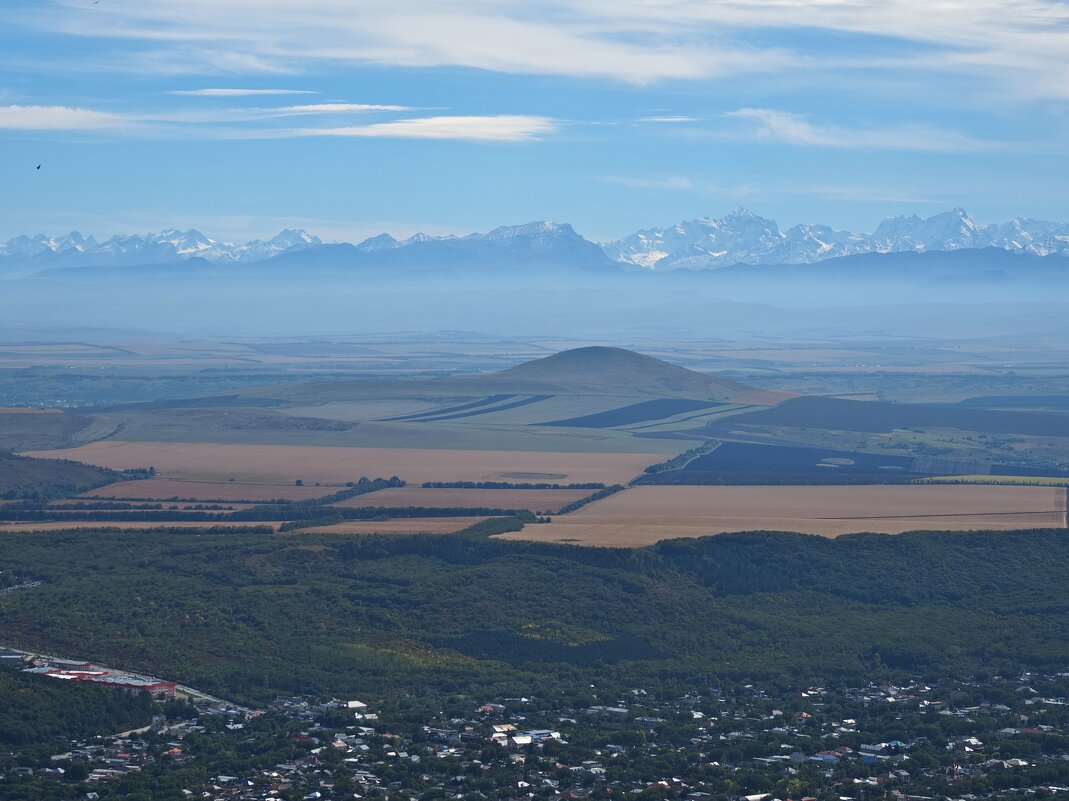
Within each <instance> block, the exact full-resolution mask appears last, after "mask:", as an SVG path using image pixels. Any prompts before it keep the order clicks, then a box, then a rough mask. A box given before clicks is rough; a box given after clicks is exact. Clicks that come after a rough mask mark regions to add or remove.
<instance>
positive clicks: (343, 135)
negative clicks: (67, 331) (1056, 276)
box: [0, 0, 1069, 240]
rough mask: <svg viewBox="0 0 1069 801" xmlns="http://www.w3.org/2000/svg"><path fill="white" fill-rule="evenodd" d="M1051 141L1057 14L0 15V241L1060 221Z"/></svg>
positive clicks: (367, 6) (230, 3)
mask: <svg viewBox="0 0 1069 801" xmlns="http://www.w3.org/2000/svg"><path fill="white" fill-rule="evenodd" d="M1067 134H1069V4H1067V3H1066V2H1064V1H1063V0H1000V1H998V2H996V1H995V0H942V2H940V3H938V4H936V3H931V2H921V1H920V0H822V1H821V2H800V1H799V0H735V1H734V2H727V1H720V0H571V2H567V3H563V2H547V1H546V0H451V1H450V2H448V3H443V2H438V3H431V2H426V0H424V1H423V2H414V0H374V1H372V0H317V1H316V2H307V0H305V1H304V2H302V1H301V0H181V1H179V0H97V2H94V0H70V1H69V2H67V1H63V2H57V1H56V0H5V2H4V3H3V4H2V7H0V174H2V175H3V176H4V181H3V191H2V192H0V238H5V239H6V238H7V237H10V236H14V235H17V234H21V233H37V232H45V233H50V234H58V233H63V232H66V231H68V230H71V229H78V230H80V231H82V232H83V233H91V234H94V235H96V236H98V237H100V236H108V235H111V234H114V233H119V232H147V231H156V230H160V229H162V228H167V227H181V228H186V227H196V228H199V229H200V230H202V231H204V232H205V233H207V234H209V235H210V236H215V237H219V238H228V239H247V238H253V237H264V236H270V235H272V234H274V233H275V232H277V231H278V230H279V229H281V228H283V227H305V228H307V229H308V230H310V231H312V232H313V233H317V234H319V235H320V236H322V237H324V238H325V239H345V240H357V239H361V238H363V237H365V236H369V235H372V234H374V233H378V232H380V231H383V230H385V231H389V232H391V233H394V234H395V235H399V236H403V235H409V234H411V233H414V232H416V231H418V230H424V231H427V232H429V233H466V232H469V231H476V230H486V229H488V228H491V227H494V226H496V225H499V224H506V223H519V222H525V221H528V220H533V219H553V220H558V221H562V222H571V223H572V224H573V225H575V227H576V229H577V230H579V231H580V232H581V233H583V234H585V235H586V236H588V237H590V238H592V239H596V240H607V239H610V238H615V237H619V236H622V235H625V234H627V233H630V232H632V231H634V230H635V229H638V228H642V227H649V226H654V225H664V224H669V223H672V222H676V221H678V220H682V219H690V218H693V217H698V216H707V215H709V216H716V215H719V214H723V213H725V212H727V211H729V210H730V209H732V208H734V207H736V206H740V205H741V206H746V207H747V208H750V209H751V210H753V211H755V212H758V213H760V214H763V215H765V216H768V217H772V218H774V219H777V220H778V221H779V222H780V224H781V225H783V226H784V227H786V226H787V225H791V224H794V223H799V222H824V223H828V224H832V225H835V226H837V227H841V228H849V229H853V230H860V231H870V230H872V229H873V228H874V227H875V225H876V224H877V223H878V221H879V220H880V219H881V218H883V217H885V216H890V215H894V214H903V213H917V214H921V215H922V216H924V215H929V214H933V213H936V212H938V211H942V210H944V209H948V208H952V207H955V206H964V207H965V208H967V209H968V210H969V211H970V213H971V214H972V215H973V216H974V217H975V218H976V219H977V220H978V221H981V222H990V221H997V220H1002V219H1007V218H1009V217H1012V216H1015V215H1022V216H1029V217H1035V218H1040V219H1055V220H1069V192H1066V190H1065V187H1066V186H1069V158H1067V156H1069V135H1067ZM37 164H42V169H41V170H40V171H38V170H36V166H37Z"/></svg>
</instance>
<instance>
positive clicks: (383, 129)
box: [282, 114, 560, 142]
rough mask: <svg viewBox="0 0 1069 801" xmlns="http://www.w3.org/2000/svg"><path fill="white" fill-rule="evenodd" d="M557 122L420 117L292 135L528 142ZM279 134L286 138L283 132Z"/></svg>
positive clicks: (504, 117)
mask: <svg viewBox="0 0 1069 801" xmlns="http://www.w3.org/2000/svg"><path fill="white" fill-rule="evenodd" d="M559 128H560V123H559V122H558V121H557V120H554V119H551V118H549V117H536V116H527V115H520V114H498V115H491V116H468V117H461V116H454V117H421V118H417V119H407V120H394V121H392V122H380V123H374V124H372V125H357V126H347V127H341V128H305V129H302V130H300V131H293V132H290V133H291V134H292V135H296V136H351V137H379V138H391V139H454V140H464V141H470V142H530V141H533V140H537V139H542V138H543V137H545V136H548V135H549V134H553V133H556V132H557V130H558V129H559ZM282 135H286V134H285V133H283V134H282Z"/></svg>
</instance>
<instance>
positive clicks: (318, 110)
mask: <svg viewBox="0 0 1069 801" xmlns="http://www.w3.org/2000/svg"><path fill="white" fill-rule="evenodd" d="M265 110H267V109H265ZM269 111H272V112H274V113H276V114H340V113H345V112H362V111H412V107H411V106H380V105H375V104H368V103H314V104H311V105H305V106H283V107H282V108H276V109H269Z"/></svg>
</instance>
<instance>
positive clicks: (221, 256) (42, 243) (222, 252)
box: [0, 229, 322, 266]
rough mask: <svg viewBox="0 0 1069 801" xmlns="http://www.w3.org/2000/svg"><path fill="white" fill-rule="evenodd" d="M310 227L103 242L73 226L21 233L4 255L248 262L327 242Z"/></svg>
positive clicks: (78, 261)
mask: <svg viewBox="0 0 1069 801" xmlns="http://www.w3.org/2000/svg"><path fill="white" fill-rule="evenodd" d="M321 244H322V240H320V239H319V238H318V237H315V236H312V235H311V234H308V233H307V232H305V231H300V230H285V231H282V232H281V233H279V234H278V236H276V237H274V238H272V239H268V240H266V241H263V240H259V239H256V240H253V241H252V242H246V243H244V244H233V243H230V242H220V241H218V240H215V239H212V238H210V237H208V236H205V235H204V234H202V233H201V232H200V231H197V230H195V229H190V230H188V231H175V230H167V231H161V232H160V233H158V234H146V235H144V236H141V235H137V234H127V235H122V236H113V237H111V238H110V239H107V240H105V241H103V242H98V241H97V240H96V239H94V238H93V237H91V236H82V234H80V233H78V232H77V231H72V232H71V233H69V234H67V235H65V236H57V237H48V236H44V235H43V234H38V235H37V236H33V237H30V236H19V237H15V238H14V239H10V240H8V241H7V242H5V243H3V244H0V257H3V256H7V257H9V258H13V259H18V260H22V261H30V262H34V263H38V264H42V265H47V266H79V265H86V264H93V265H100V264H163V263H169V262H176V261H182V260H184V259H189V258H192V257H200V258H203V259H205V260H207V261H210V262H213V263H216V264H242V263H250V262H255V261H262V260H263V259H269V258H271V257H272V256H277V255H278V254H279V253H285V252H286V251H289V250H293V249H295V248H305V247H311V246H314V245H321Z"/></svg>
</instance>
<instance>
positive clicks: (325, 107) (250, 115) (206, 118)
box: [0, 103, 561, 142]
mask: <svg viewBox="0 0 1069 801" xmlns="http://www.w3.org/2000/svg"><path fill="white" fill-rule="evenodd" d="M411 111H413V109H412V108H410V107H409V106H399V105H370V104H363V103H318V104H311V105H300V106H281V107H278V108H250V109H218V110H193V111H186V110H168V111H156V112H130V113H126V114H113V113H107V112H102V111H96V110H93V109H82V108H68V107H65V106H0V130H13V131H84V132H93V133H98V134H103V135H120V136H136V137H141V138H146V137H147V138H157V139H173V138H190V137H193V138H200V139H212V138H215V139H229V140H233V139H289V138H300V137H316V136H319V137H360V138H389V139H439V140H458V141H469V142H531V141H536V140H539V139H543V138H545V137H546V136H549V135H551V134H554V133H556V132H557V131H559V130H560V128H561V122H560V121H559V120H556V119H553V118H551V117H543V116H537V115H528V114H493V115H451V116H430V117H404V118H401V119H393V120H388V121H386V122H375V123H368V124H363V125H333V126H327V125H323V126H320V127H305V128H281V127H278V126H277V124H271V121H272V120H275V119H278V118H286V117H329V116H332V115H337V116H342V117H344V116H345V115H352V114H354V113H355V114H363V113H367V112H383V113H389V114H392V115H396V114H397V113H403V112H411Z"/></svg>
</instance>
